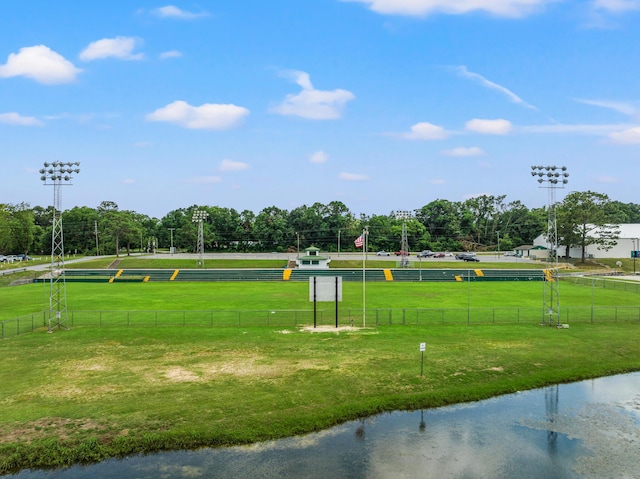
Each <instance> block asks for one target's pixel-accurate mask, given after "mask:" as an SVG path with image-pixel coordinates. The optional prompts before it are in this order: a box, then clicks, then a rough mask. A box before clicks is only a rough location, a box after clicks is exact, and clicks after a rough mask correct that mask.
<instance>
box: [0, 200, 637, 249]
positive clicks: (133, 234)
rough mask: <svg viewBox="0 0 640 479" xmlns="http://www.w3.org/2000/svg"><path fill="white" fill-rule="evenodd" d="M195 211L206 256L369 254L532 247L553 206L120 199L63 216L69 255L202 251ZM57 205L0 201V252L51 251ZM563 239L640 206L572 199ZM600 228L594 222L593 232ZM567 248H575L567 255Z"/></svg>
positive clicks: (631, 216) (621, 219)
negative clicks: (138, 208) (148, 210)
mask: <svg viewBox="0 0 640 479" xmlns="http://www.w3.org/2000/svg"><path fill="white" fill-rule="evenodd" d="M195 211H204V212H206V213H207V215H206V218H205V219H204V220H203V240H204V248H205V250H206V251H212V252H215V251H229V252H231V251H237V252H265V251H277V252H282V251H297V250H298V249H300V250H303V249H304V248H307V247H309V246H316V247H318V248H320V249H321V250H323V251H328V252H335V251H354V250H355V246H354V240H355V238H357V237H358V236H359V235H360V234H361V233H362V232H363V231H364V230H367V231H368V247H369V250H370V251H377V250H386V251H396V250H398V249H399V248H400V243H401V238H402V231H403V229H404V230H405V232H406V234H407V239H408V243H409V247H410V249H411V250H412V251H420V250H423V249H430V250H433V251H481V250H486V249H496V250H501V251H506V250H511V249H514V248H516V247H518V246H520V245H524V244H531V243H532V241H533V239H534V238H536V237H537V236H539V235H540V234H541V233H544V232H546V231H547V226H548V211H547V207H543V208H533V209H529V208H527V207H526V206H525V205H524V204H522V203H521V202H520V201H518V200H516V201H510V202H508V201H507V200H506V195H500V196H493V195H482V196H478V197H474V198H470V199H468V200H465V201H459V202H455V201H448V200H444V199H438V200H435V201H432V202H430V203H428V204H426V205H424V206H422V207H421V208H418V209H415V210H413V211H412V212H411V213H412V214H411V215H410V217H408V218H401V217H399V216H400V215H397V212H395V211H391V212H390V213H389V214H384V215H382V214H381V215H375V214H374V215H365V214H360V215H359V216H357V217H356V215H354V213H352V212H351V211H350V210H349V209H348V208H347V207H346V206H345V205H344V203H342V202H340V201H332V202H330V203H328V204H322V203H313V204H312V205H302V206H299V207H297V208H294V209H292V210H290V211H287V210H285V209H281V208H278V207H277V206H269V207H266V208H264V209H262V210H261V211H259V212H258V213H254V212H252V211H250V210H243V211H240V212H239V211H237V210H235V209H234V208H227V207H221V206H206V205H193V206H190V207H187V208H179V209H176V210H173V211H170V212H169V213H167V214H166V215H165V216H164V217H163V218H160V219H158V218H152V217H149V216H147V215H144V214H141V213H137V212H135V211H131V210H121V209H120V208H119V207H118V205H117V204H116V203H115V202H113V201H103V202H102V203H100V205H98V206H97V207H96V208H91V207H88V206H80V207H74V208H71V209H68V210H65V211H63V212H62V213H61V216H62V224H63V231H64V246H65V251H66V252H67V253H71V254H74V253H77V254H83V255H103V254H116V255H119V254H128V253H130V252H132V251H143V252H153V251H156V250H157V249H162V250H166V249H168V248H169V247H170V246H174V247H175V248H176V250H178V251H185V252H194V251H195V250H196V245H197V241H198V224H197V222H194V221H193V214H194V212H195ZM53 213H54V211H53V206H48V207H41V206H35V207H31V206H30V205H28V204H26V203H21V204H18V205H10V204H7V205H0V253H1V254H17V253H25V254H30V255H46V254H50V253H51V235H52V222H53ZM556 216H557V225H558V238H559V243H560V244H562V245H568V246H569V247H573V246H581V247H583V248H584V247H586V246H587V245H588V244H591V243H594V242H595V243H598V242H599V244H603V245H604V246H605V247H606V242H607V241H608V242H609V243H607V244H611V243H612V242H615V228H612V229H611V234H609V235H608V236H607V235H605V236H606V238H603V237H602V235H596V236H594V235H593V234H591V233H593V229H594V228H595V227H600V228H601V227H602V226H604V225H615V224H619V223H636V222H640V205H637V204H634V203H621V202H618V201H612V200H610V199H609V198H608V196H607V195H604V194H601V193H595V192H591V191H587V192H573V193H569V194H568V195H567V196H566V197H565V199H564V200H563V201H562V202H560V203H558V205H557V206H556ZM594 225H595V226H594ZM568 249H569V248H567V250H568Z"/></svg>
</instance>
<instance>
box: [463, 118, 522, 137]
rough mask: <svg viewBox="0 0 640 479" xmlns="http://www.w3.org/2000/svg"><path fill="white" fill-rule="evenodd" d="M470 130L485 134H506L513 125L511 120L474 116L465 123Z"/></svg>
mask: <svg viewBox="0 0 640 479" xmlns="http://www.w3.org/2000/svg"><path fill="white" fill-rule="evenodd" d="M465 128H466V129H467V130H468V131H473V132H475V133H482V134H483V135H506V134H508V133H510V132H511V129H512V125H511V122H510V121H509V120H502V119H497V120H482V119H478V118H474V119H473V120H470V121H468V122H467V123H466V124H465Z"/></svg>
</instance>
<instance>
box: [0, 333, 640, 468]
mask: <svg viewBox="0 0 640 479" xmlns="http://www.w3.org/2000/svg"><path fill="white" fill-rule="evenodd" d="M639 328H640V325H639V324H637V323H635V324H629V323H625V324H579V325H576V326H575V327H574V326H572V327H571V329H568V330H557V329H555V328H548V327H546V328H545V327H540V326H532V325H508V326H474V327H467V326H437V327H418V326H387V327H379V328H375V329H360V330H354V331H342V332H340V333H335V332H315V333H311V332H306V331H302V330H299V329H297V328H290V329H282V328H269V327H260V328H151V329H144V328H142V329H141V328H122V329H118V328H106V329H104V328H103V329H101V328H76V329H72V330H70V331H63V332H56V333H54V334H46V333H34V334H27V335H24V336H20V337H17V338H13V339H11V340H7V341H4V342H2V343H1V344H0V354H1V356H2V368H0V397H1V398H2V415H1V416H0V472H9V471H15V470H18V469H21V468H25V467H32V468H33V467H36V468H37V467H50V466H63V465H68V464H72V463H77V462H85V461H97V460H101V459H103V458H106V457H113V456H120V455H123V454H131V453H136V452H148V451H157V450H162V449H174V448H190V447H198V446H211V445H225V444H240V443H248V442H254V441H259V440H264V439H270V438H277V437H284V436H289V435H292V434H298V433H304V432H309V431H314V430H319V429H322V428H326V427H329V426H331V425H334V424H337V423H340V422H342V421H346V420H349V419H354V418H357V417H362V416H365V415H370V414H374V413H377V412H381V411H388V410H395V409H409V408H425V407H433V406H441V405H445V404H451V403H457V402H463V401H471V400H476V399H481V398H486V397H489V396H493V395H497V394H502V393H509V392H514V391H519V390H524V389H529V388H533V387H539V386H544V385H547V384H551V383H558V382H563V381H569V380H578V379H584V378H589V377H596V376H602V375H607V374H613V373H620V372H625V371H632V370H638V369H640V350H639V349H638V348H637V337H638V334H639V333H640V329H639ZM420 342H426V343H427V352H426V361H425V369H424V375H423V376H420V353H419V343H420Z"/></svg>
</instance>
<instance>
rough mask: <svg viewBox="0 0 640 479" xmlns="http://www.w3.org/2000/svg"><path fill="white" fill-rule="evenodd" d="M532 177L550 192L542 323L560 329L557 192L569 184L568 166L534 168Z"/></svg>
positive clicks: (532, 168)
mask: <svg viewBox="0 0 640 479" xmlns="http://www.w3.org/2000/svg"><path fill="white" fill-rule="evenodd" d="M531 176H533V177H534V178H536V179H537V181H538V184H539V185H540V188H546V189H547V191H548V209H547V268H546V270H545V277H546V278H545V279H546V280H545V287H544V292H543V308H544V309H543V316H542V323H543V324H547V323H548V324H549V326H553V324H554V323H555V324H556V325H557V326H558V327H560V287H559V286H560V285H559V278H558V221H557V216H556V190H557V189H558V188H564V185H566V184H567V183H569V179H568V178H569V173H567V167H566V166H535V165H534V166H532V167H531Z"/></svg>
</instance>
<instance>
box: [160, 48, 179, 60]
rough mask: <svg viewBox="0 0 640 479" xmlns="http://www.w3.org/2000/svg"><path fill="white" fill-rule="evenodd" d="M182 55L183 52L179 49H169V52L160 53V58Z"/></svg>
mask: <svg viewBox="0 0 640 479" xmlns="http://www.w3.org/2000/svg"><path fill="white" fill-rule="evenodd" d="M181 56H182V52H180V51H178V50H169V51H167V52H162V53H161V54H160V58H162V59H165V58H179V57H181Z"/></svg>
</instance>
